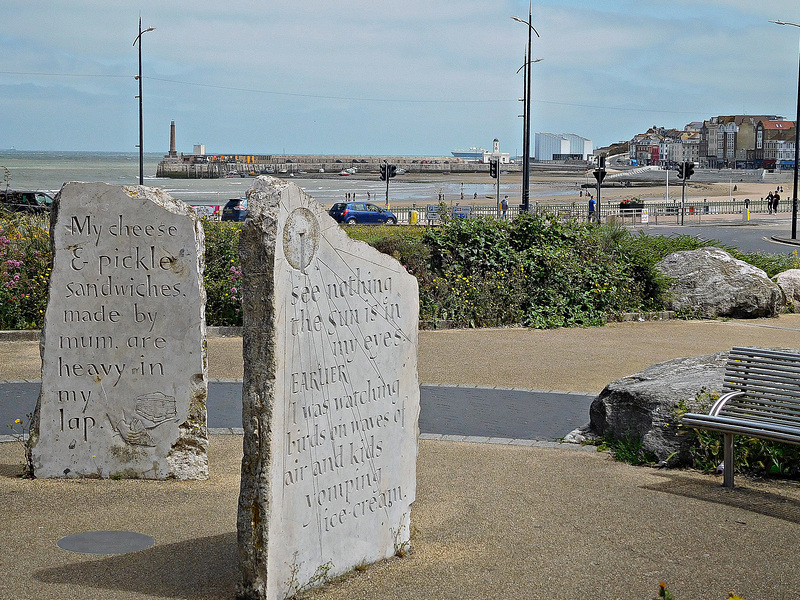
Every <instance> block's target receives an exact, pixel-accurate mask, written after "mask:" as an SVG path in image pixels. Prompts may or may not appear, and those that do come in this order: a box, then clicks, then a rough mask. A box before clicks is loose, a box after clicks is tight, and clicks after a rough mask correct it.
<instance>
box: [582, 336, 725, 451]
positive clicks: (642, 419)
mask: <svg viewBox="0 0 800 600" xmlns="http://www.w3.org/2000/svg"><path fill="white" fill-rule="evenodd" d="M727 359H728V352H727V351H726V352H716V353H714V354H703V355H702V356H694V357H688V358H676V359H673V360H668V361H666V362H662V363H658V364H656V365H653V366H651V367H647V368H646V369H644V370H643V371H640V372H638V373H635V374H633V375H629V376H628V377H623V378H622V379H617V380H616V381H612V382H611V383H609V384H608V385H607V386H606V387H605V389H604V390H603V391H602V392H601V393H600V395H599V396H597V398H595V399H594V401H593V402H592V405H591V407H590V409H589V417H590V419H591V421H590V423H589V426H588V431H589V433H590V434H594V435H596V436H603V437H607V438H612V439H624V438H626V437H630V438H633V439H638V440H641V442H642V449H643V450H644V451H645V452H649V453H652V454H654V455H655V457H656V458H657V459H658V460H659V461H667V462H668V463H669V465H670V466H673V465H675V466H677V465H684V464H689V463H690V462H691V456H690V454H689V447H690V445H691V439H690V436H687V435H683V434H681V433H680V429H679V427H678V426H677V425H678V419H677V415H676V409H677V408H678V405H679V404H684V405H685V406H686V407H687V408H688V410H689V411H695V410H697V409H698V403H697V397H698V396H699V395H700V393H701V392H704V391H706V392H719V391H720V390H721V389H722V381H723V376H724V374H725V363H726V361H727Z"/></svg>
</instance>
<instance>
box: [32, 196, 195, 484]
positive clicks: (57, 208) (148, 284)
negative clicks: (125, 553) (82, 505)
mask: <svg viewBox="0 0 800 600" xmlns="http://www.w3.org/2000/svg"><path fill="white" fill-rule="evenodd" d="M50 235H51V243H52V245H53V250H54V263H53V270H52V274H51V278H50V298H49V302H48V305H47V311H46V313H45V324H44V328H43V331H42V338H41V354H42V390H41V394H40V396H39V400H38V403H37V407H36V412H35V414H34V419H33V427H32V434H31V438H30V442H29V447H28V467H29V470H31V471H32V475H35V476H36V477H130V478H148V479H167V478H175V479H202V478H206V477H207V476H208V460H207V452H206V451H207V446H208V432H207V428H206V408H205V401H206V396H207V386H208V383H207V380H208V377H207V371H206V357H205V290H204V288H203V284H202V272H203V260H204V259H203V248H204V243H203V242H204V237H203V230H202V228H201V226H200V224H199V221H198V220H197V217H196V215H195V214H194V211H193V210H192V209H191V207H189V206H188V205H186V204H184V203H183V202H180V201H178V200H174V199H173V198H171V197H169V196H168V195H167V194H166V193H164V192H163V191H161V190H158V189H153V188H147V187H140V186H131V187H119V186H111V185H107V184H104V183H67V184H65V185H64V187H63V188H62V189H61V192H60V193H59V194H58V196H57V197H56V200H55V202H54V205H53V212H52V215H51V221H50Z"/></svg>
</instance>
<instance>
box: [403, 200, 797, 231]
mask: <svg viewBox="0 0 800 600" xmlns="http://www.w3.org/2000/svg"><path fill="white" fill-rule="evenodd" d="M429 206H434V205H429ZM435 206H437V208H439V209H440V210H445V211H447V212H450V213H451V215H452V216H453V217H454V218H458V217H461V218H476V217H487V218H493V219H497V218H501V211H500V210H499V209H498V207H497V206H495V205H480V206H461V205H459V204H454V205H449V204H448V205H446V206H441V205H435ZM628 206H630V207H628ZM643 209H645V210H643ZM391 210H392V212H393V213H394V214H395V215H397V219H398V222H399V223H403V224H418V225H435V224H437V223H438V214H437V213H436V212H430V211H429V210H428V208H427V207H426V206H422V207H419V206H415V207H408V206H398V207H392V209H391ZM748 210H749V213H750V215H753V214H759V213H762V214H768V213H769V212H770V209H769V207H768V206H767V201H766V200H763V201H762V200H751V201H750V202H749V204H748V203H745V201H744V200H713V201H712V200H704V199H697V198H692V199H688V200H686V202H685V203H684V207H683V221H684V223H687V222H690V223H696V222H702V221H703V220H704V219H706V220H712V219H717V220H718V219H719V217H720V216H721V215H735V216H739V217H741V218H742V219H746V218H747V214H746V212H745V211H748ZM791 210H792V201H791V199H788V198H787V199H782V200H781V201H780V202H779V204H778V209H777V212H778V213H789V214H790V213H791ZM530 211H531V212H534V213H539V214H542V213H545V214H551V215H554V216H556V217H559V218H562V219H574V220H577V221H588V220H589V211H588V208H587V204H586V203H585V202H536V203H533V204H531V206H530ZM519 212H520V207H519V206H510V207H509V209H508V212H507V215H506V217H507V218H509V219H510V218H512V217H513V216H514V215H517V214H519ZM643 219H644V221H643ZM600 220H601V222H618V223H622V224H630V225H638V224H643V223H644V224H651V225H659V224H661V225H669V224H680V222H681V202H680V200H678V201H677V202H676V201H672V200H671V201H669V202H667V201H664V200H662V201H652V202H650V201H648V202H645V203H644V204H643V205H633V206H631V205H625V204H624V203H622V204H621V203H619V202H609V203H605V202H603V203H601V207H600Z"/></svg>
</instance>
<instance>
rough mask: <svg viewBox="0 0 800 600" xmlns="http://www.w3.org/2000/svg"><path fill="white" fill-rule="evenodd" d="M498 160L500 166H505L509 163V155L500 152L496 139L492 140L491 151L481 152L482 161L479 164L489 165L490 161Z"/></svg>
mask: <svg viewBox="0 0 800 600" xmlns="http://www.w3.org/2000/svg"><path fill="white" fill-rule="evenodd" d="M493 158H494V159H496V158H499V159H500V164H501V165H507V164H509V163H510V162H511V154H509V153H508V152H500V141H499V140H498V139H497V138H494V140H492V151H491V152H489V151H488V150H484V151H483V160H482V161H481V162H483V163H485V164H489V161H490V160H491V159H493Z"/></svg>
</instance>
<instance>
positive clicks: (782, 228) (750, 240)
mask: <svg viewBox="0 0 800 600" xmlns="http://www.w3.org/2000/svg"><path fill="white" fill-rule="evenodd" d="M636 229H637V230H638V231H644V232H645V233H646V234H648V235H664V236H670V235H680V234H685V235H691V236H693V237H699V238H701V239H704V240H718V241H720V242H722V243H723V244H726V245H728V246H733V247H735V248H738V249H739V250H741V251H742V252H756V251H759V250H760V251H761V252H766V253H769V254H791V253H792V252H793V251H794V250H800V246H795V245H793V244H785V243H781V242H777V241H775V240H773V239H772V236H774V235H777V236H782V237H790V236H791V221H790V220H789V219H786V220H783V219H781V220H780V221H775V222H772V223H758V222H752V221H751V222H750V223H747V224H745V223H729V224H720V223H717V224H714V225H697V224H692V225H684V226H683V227H681V226H678V225H657V226H652V227H644V228H641V227H637V228H636Z"/></svg>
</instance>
